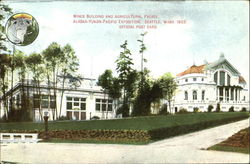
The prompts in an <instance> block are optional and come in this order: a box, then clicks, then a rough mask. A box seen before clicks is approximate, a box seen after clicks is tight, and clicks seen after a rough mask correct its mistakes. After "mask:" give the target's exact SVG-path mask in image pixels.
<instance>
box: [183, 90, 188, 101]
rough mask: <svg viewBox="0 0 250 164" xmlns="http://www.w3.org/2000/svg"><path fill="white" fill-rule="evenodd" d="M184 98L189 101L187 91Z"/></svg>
mask: <svg viewBox="0 0 250 164" xmlns="http://www.w3.org/2000/svg"><path fill="white" fill-rule="evenodd" d="M184 96H185V98H184V100H188V92H187V91H185V94H184Z"/></svg>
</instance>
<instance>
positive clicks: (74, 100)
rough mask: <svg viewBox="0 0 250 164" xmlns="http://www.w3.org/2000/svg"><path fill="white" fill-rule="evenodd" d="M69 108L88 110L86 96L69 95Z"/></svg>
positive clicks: (67, 104)
mask: <svg viewBox="0 0 250 164" xmlns="http://www.w3.org/2000/svg"><path fill="white" fill-rule="evenodd" d="M66 100H67V102H66V106H67V110H75V109H78V110H86V98H79V97H67V98H66Z"/></svg>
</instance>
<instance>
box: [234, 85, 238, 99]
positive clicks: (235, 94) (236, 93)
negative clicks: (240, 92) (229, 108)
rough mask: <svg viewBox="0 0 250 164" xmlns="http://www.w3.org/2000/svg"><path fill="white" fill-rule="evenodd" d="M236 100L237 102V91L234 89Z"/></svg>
mask: <svg viewBox="0 0 250 164" xmlns="http://www.w3.org/2000/svg"><path fill="white" fill-rule="evenodd" d="M234 100H235V101H237V89H236V88H235V89H234Z"/></svg>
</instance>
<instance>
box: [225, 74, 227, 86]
mask: <svg viewBox="0 0 250 164" xmlns="http://www.w3.org/2000/svg"><path fill="white" fill-rule="evenodd" d="M225 85H226V86H227V72H225Z"/></svg>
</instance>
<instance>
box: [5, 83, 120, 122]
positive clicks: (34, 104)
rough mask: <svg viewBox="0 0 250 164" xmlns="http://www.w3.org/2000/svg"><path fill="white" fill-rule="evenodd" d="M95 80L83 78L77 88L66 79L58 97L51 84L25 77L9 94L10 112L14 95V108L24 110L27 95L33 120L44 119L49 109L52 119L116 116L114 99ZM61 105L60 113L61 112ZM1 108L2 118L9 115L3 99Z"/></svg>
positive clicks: (58, 89) (57, 90)
mask: <svg viewBox="0 0 250 164" xmlns="http://www.w3.org/2000/svg"><path fill="white" fill-rule="evenodd" d="M69 80H70V79H68V81H69ZM94 81H95V80H94V79H88V78H83V79H82V80H80V81H78V82H77V83H78V84H77V85H78V86H77V87H75V86H72V85H71V84H70V83H67V82H66V85H65V87H64V89H63V88H62V87H61V86H62V85H60V87H57V88H56V96H55V95H54V90H53V89H52V87H48V85H46V84H41V86H40V87H36V86H34V83H33V82H32V81H30V80H29V81H27V80H26V81H25V83H23V84H22V83H21V82H19V83H17V84H16V85H15V86H14V87H13V89H12V90H9V91H8V92H7V93H6V97H7V104H8V105H7V106H8V111H9V110H10V101H11V95H12V97H13V108H14V110H21V105H24V104H23V103H22V99H23V97H24V96H23V95H26V96H27V95H28V96H27V97H28V100H29V104H30V109H29V112H28V113H29V117H30V118H31V119H32V120H33V121H41V119H43V115H44V112H49V114H50V117H49V119H50V120H52V119H53V116H55V115H56V113H57V115H58V116H59V115H60V117H62V116H63V117H66V118H68V119H71V120H89V119H91V118H93V117H94V116H97V117H99V118H100V119H106V118H108V119H111V118H115V117H116V112H115V110H114V101H113V100H112V99H108V95H107V94H104V92H103V90H102V89H101V87H99V86H96V85H94ZM58 86H59V85H58ZM62 91H63V94H62ZM61 98H62V99H61ZM60 107H61V114H59V113H60ZM27 108H28V107H27ZM55 109H57V110H55ZM0 111H1V113H0V114H1V117H3V116H4V115H5V114H6V111H4V105H3V101H0ZM95 118H96V117H95Z"/></svg>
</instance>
